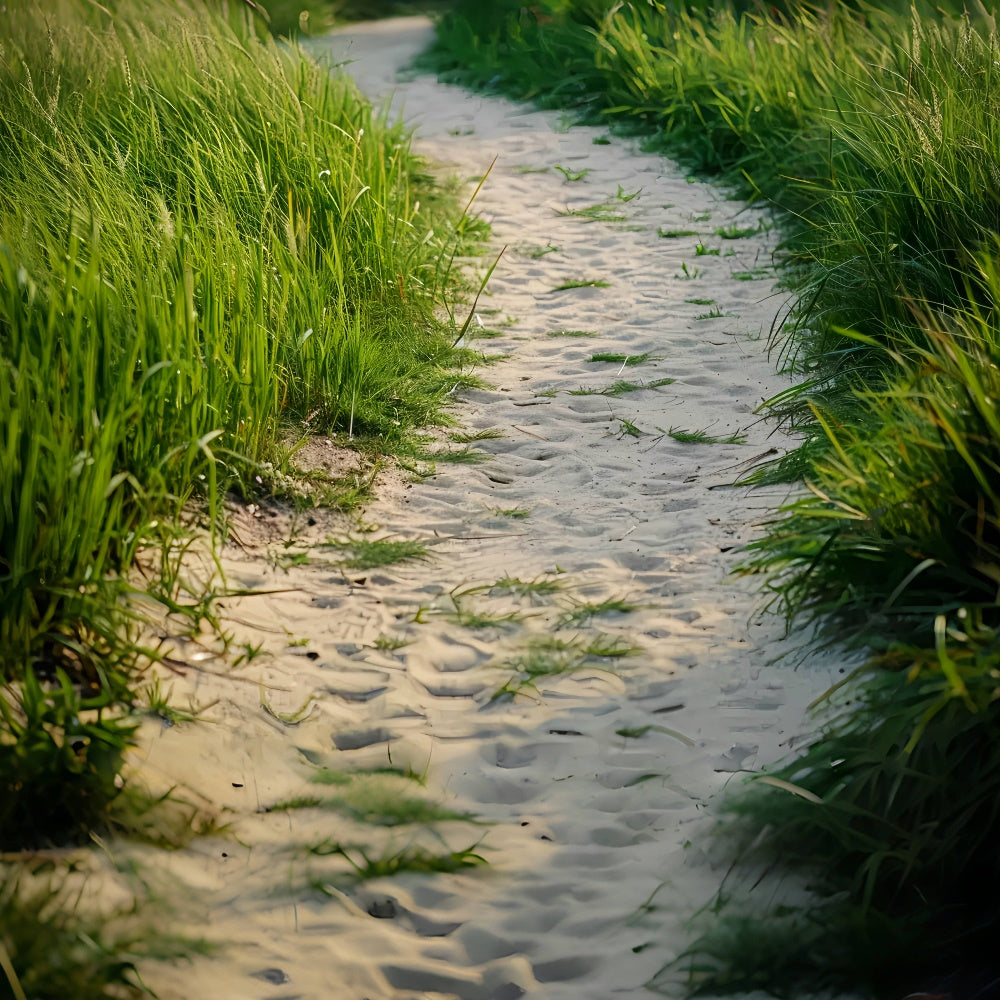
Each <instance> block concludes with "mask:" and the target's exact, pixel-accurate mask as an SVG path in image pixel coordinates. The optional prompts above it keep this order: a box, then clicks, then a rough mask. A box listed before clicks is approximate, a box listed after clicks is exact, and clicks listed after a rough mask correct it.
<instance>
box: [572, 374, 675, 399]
mask: <svg viewBox="0 0 1000 1000" xmlns="http://www.w3.org/2000/svg"><path fill="white" fill-rule="evenodd" d="M676 381H677V379H675V378H658V379H654V380H653V381H652V382H628V381H625V380H621V381H618V382H615V383H613V384H612V385H609V386H607V387H605V388H604V389H570V390H569V394H570V395H571V396H612V397H615V398H617V397H618V396H624V395H627V394H628V393H630V392H638V391H639V390H640V389H659V388H661V387H663V386H665V385H673V384H674V382H676Z"/></svg>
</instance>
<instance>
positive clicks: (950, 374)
mask: <svg viewBox="0 0 1000 1000" xmlns="http://www.w3.org/2000/svg"><path fill="white" fill-rule="evenodd" d="M429 58H430V60H431V61H432V63H433V64H435V65H436V66H438V67H439V68H440V70H441V72H442V73H443V74H444V75H445V76H446V77H447V78H448V79H451V80H455V81H460V82H466V83H469V84H472V85H476V86H482V87H486V88H489V89H500V90H503V91H505V92H507V93H510V94H513V95H514V96H517V97H520V98H527V99H533V100H535V101H538V102H539V103H542V104H545V105H550V106H552V105H555V106H566V107H571V108H574V109H576V110H577V112H578V113H579V115H580V116H581V118H582V119H583V120H587V121H592V122H596V121H601V122H608V123H610V124H611V125H612V126H613V127H615V128H617V129H619V130H620V131H623V132H627V133H633V134H639V135H641V136H643V137H644V141H645V142H646V143H647V144H648V145H649V146H650V147H651V148H656V149H661V150H664V151H666V152H669V153H670V154H671V155H672V156H674V157H676V158H678V159H680V160H681V161H682V162H684V163H685V164H687V165H689V166H691V167H693V168H695V169H697V170H700V171H702V172H704V173H706V174H714V175H717V176H719V177H720V178H721V179H722V180H723V181H724V182H725V183H726V184H728V185H729V186H730V187H731V188H733V189H734V190H736V191H738V192H739V193H741V194H743V195H745V196H749V197H752V198H756V199H760V200H764V201H767V202H769V203H770V204H771V205H773V206H774V207H775V208H776V209H777V210H778V211H779V221H780V224H781V228H782V232H783V235H784V240H783V244H782V248H781V251H780V254H779V259H780V263H781V264H782V275H783V281H784V282H785V284H786V286H787V288H788V289H789V292H790V296H791V303H792V304H791V309H790V312H789V314H788V319H787V321H786V322H785V323H784V325H783V328H782V330H781V331H780V337H781V339H780V340H779V341H778V343H780V349H781V357H782V360H783V362H784V363H785V364H786V365H788V366H789V367H791V368H792V370H794V371H798V372H799V373H800V375H801V379H800V384H799V385H798V386H797V387H796V388H795V389H794V390H791V391H789V392H786V393H783V394H782V395H781V396H780V397H776V399H775V400H774V401H772V409H774V410H775V411H776V412H778V413H780V414H782V415H783V416H784V417H785V419H787V420H789V421H791V422H792V423H793V424H794V425H795V426H798V427H799V428H800V429H802V430H804V431H805V432H806V437H805V441H804V445H803V447H802V448H800V449H799V451H798V452H797V453H796V454H794V455H793V456H792V458H791V459H790V460H789V461H787V462H786V463H784V466H783V468H782V469H780V470H778V471H779V473H780V474H783V475H788V474H789V473H792V472H794V473H797V474H799V475H801V476H803V477H804V478H805V480H806V485H807V487H808V491H807V492H806V493H805V495H804V496H803V497H802V498H801V499H797V500H794V501H792V502H790V503H789V504H788V505H787V506H786V507H784V508H783V509H782V510H781V511H780V512H778V514H777V515H776V516H775V517H774V519H773V521H772V522H771V523H770V524H768V525H767V526H766V533H765V536H764V537H763V538H762V539H761V540H760V541H759V542H757V543H755V544H753V545H752V546H750V548H749V551H748V553H747V557H746V561H745V563H744V569H745V571H747V572H753V573H757V574H760V575H761V578H762V581H763V584H764V587H765V595H766V599H769V600H771V601H772V602H773V604H774V606H775V608H776V609H777V610H779V611H780V612H781V613H783V614H784V615H785V616H786V618H787V620H788V622H789V625H790V626H793V625H799V624H801V623H805V622H813V623H815V624H817V625H818V626H819V627H820V631H821V636H822V637H823V638H825V640H826V641H828V642H831V643H833V644H839V645H851V646H854V647H857V648H860V649H863V650H866V651H867V655H868V661H867V662H866V664H865V666H864V667H863V668H862V669H860V670H858V671H856V672H855V673H854V674H852V675H850V676H849V677H848V678H847V679H846V680H845V682H844V684H843V686H842V687H841V689H840V690H838V691H837V692H834V693H832V694H831V695H830V698H829V699H828V700H827V701H825V702H824V703H823V705H822V706H821V711H820V714H819V715H818V716H817V724H818V725H819V726H820V727H821V729H820V732H819V733H818V734H817V735H816V736H815V737H814V738H813V739H811V740H810V741H809V742H808V743H807V744H806V746H805V747H804V749H802V750H801V751H800V752H799V753H797V754H792V755H790V757H789V759H788V760H787V761H786V762H785V763H784V764H782V765H781V766H780V767H779V768H777V769H776V770H775V772H774V773H773V774H772V775H770V776H768V777H767V778H766V779H765V781H764V782H757V783H755V784H752V785H751V787H750V788H749V789H748V790H747V791H746V792H745V793H744V794H742V795H740V796H735V797H734V798H733V799H732V802H731V805H730V814H729V819H728V820H727V822H726V825H725V829H726V830H727V831H728V836H729V837H730V838H732V839H731V841H728V842H729V843H730V844H731V846H732V850H733V851H734V853H735V854H736V855H737V856H739V857H741V858H742V859H743V860H744V861H747V862H749V861H752V860H754V859H763V860H764V861H765V862H766V864H767V865H768V866H769V869H770V870H775V869H777V870H782V871H788V870H790V869H791V870H794V871H797V872H798V873H800V874H801V875H802V876H803V877H804V879H805V882H806V884H807V885H808V886H809V887H810V888H811V889H812V890H813V895H812V897H811V898H810V899H808V900H807V901H806V902H805V903H803V902H801V900H800V901H798V902H795V901H794V900H793V901H792V902H786V903H783V904H780V905H778V906H777V907H775V908H773V909H772V911H771V912H770V914H769V918H768V919H767V920H763V921H762V920H761V919H760V916H761V914H760V913H759V912H757V907H759V906H760V905H761V904H755V902H754V899H755V897H754V896H752V895H751V897H750V902H749V903H748V904H746V905H744V906H743V907H741V906H740V905H739V904H738V903H737V902H735V901H734V902H730V903H729V904H728V905H725V904H726V901H727V900H737V899H738V897H739V894H740V892H739V890H737V889H734V888H733V887H732V885H731V884H727V886H726V887H724V889H723V891H722V893H720V897H719V900H718V901H717V902H719V903H721V904H723V905H722V909H721V912H720V911H719V910H718V909H717V908H713V909H712V911H711V912H710V913H709V914H707V915H706V917H705V919H704V921H703V922H702V923H701V925H700V932H701V936H700V937H699V939H698V940H697V941H696V943H695V944H694V945H693V946H692V948H691V949H690V951H689V953H688V954H687V955H685V956H684V958H683V960H682V961H681V962H679V963H678V965H677V966H676V967H675V968H674V969H673V970H670V971H671V972H677V971H678V970H680V969H681V968H682V967H683V968H689V969H693V970H694V973H693V976H692V978H691V980H690V981H689V988H690V989H691V990H696V991H699V990H703V991H706V992H711V991H712V990H718V989H723V990H728V991H731V992H732V991H735V992H739V991H741V990H748V989H756V988H767V989H776V990H779V991H782V995H800V994H801V993H803V992H806V991H808V992H812V991H814V990H816V989H817V988H826V987H833V988H838V989H845V988H847V989H854V988H857V986H858V985H859V984H860V985H861V986H862V987H863V988H864V989H866V990H868V991H869V992H870V994H871V995H877V996H882V995H885V996H888V997H892V996H899V995H901V994H902V993H904V992H906V988H914V987H915V986H917V985H920V984H921V983H923V984H924V985H928V986H929V987H931V988H932V992H945V991H946V990H947V989H952V990H953V992H954V995H955V996H956V997H961V996H968V997H971V996H980V997H983V996H986V995H992V994H988V993H982V990H983V988H984V986H986V984H987V983H988V982H989V980H990V979H992V978H994V977H995V976H996V975H997V974H998V973H1000V968H997V967H996V963H995V962H994V960H993V959H992V955H993V953H994V951H995V947H994V943H995V939H996V933H997V930H998V926H997V921H996V916H995V900H996V898H997V890H998V889H1000V879H998V875H1000V867H998V865H997V862H996V858H995V841H996V836H997V834H998V832H1000V831H998V817H997V814H996V806H995V803H996V802H997V800H998V797H1000V755H998V754H997V752H996V749H995V748H996V745H997V740H996V735H995V734H996V731H997V719H996V718H995V712H996V708H995V706H996V704H997V695H998V693H1000V692H998V689H997V687H996V677H997V676H998V672H1000V645H998V641H997V630H998V628H1000V505H998V498H1000V423H998V418H997V415H996V400H997V398H998V397H997V393H998V390H1000V385H998V384H997V372H998V370H1000V330H998V325H997V324H998V321H997V314H998V312H997V307H998V304H1000V281H998V265H997V259H998V246H1000V201H998V194H997V191H998V189H1000V186H998V181H1000V175H998V174H997V163H1000V134H998V131H997V122H998V120H1000V115H998V111H1000V108H998V94H997V83H998V78H997V66H998V65H1000V56H998V46H997V39H996V35H995V23H994V19H993V16H992V13H991V12H990V11H989V10H987V9H986V8H984V7H982V6H981V5H976V6H975V8H974V9H972V10H971V11H970V12H969V13H964V12H963V11H962V10H961V9H960V8H951V9H944V10H941V9H935V8H933V7H930V6H921V5H916V6H913V7H911V6H910V5H880V6H879V7H878V8H877V9H876V8H875V7H872V6H868V5H866V4H850V5H847V4H844V5H840V4H816V5H797V4H787V5H779V6H778V7H772V6H770V5H766V6H765V5H763V4H722V3H720V4H716V5H714V6H713V5H706V4H689V5H675V4H670V3H664V2H660V0H649V2H643V3H639V2H635V3H624V4H618V3H615V4H612V3H604V2H601V0H586V2H572V0H545V2H542V3H539V4H536V5H534V6H532V7H530V8H529V7H524V6H522V5H513V4H507V5H491V6H490V7H486V6H485V5H481V4H480V5H476V4H472V3H469V4H464V5H461V6H460V7H459V8H458V9H457V10H456V12H455V14H454V15H451V16H448V17H445V18H444V19H443V20H442V22H441V27H440V31H439V40H438V45H437V49H436V51H435V52H433V53H432V54H431V56H430V57H429ZM774 474H775V473H774V470H763V471H762V472H760V473H759V474H758V476H757V478H759V479H763V478H766V477H773V476H774ZM772 779H775V780H774V781H772ZM768 782H770V783H768ZM752 872H753V873H752V875H751V876H750V884H752V883H753V882H754V881H755V879H756V878H757V875H758V874H759V869H756V870H752ZM744 888H745V887H744ZM956 970H958V973H959V974H957V975H956V976H954V977H952V979H953V981H952V982H951V985H950V986H948V985H947V984H944V985H942V982H943V980H944V979H945V978H947V977H945V976H944V974H946V973H953V972H956ZM935 974H939V975H937V976H936V975H935ZM935 978H937V979H938V982H937V983H935V982H934V980H935ZM664 981H666V980H664ZM994 987H995V984H994V986H992V987H987V989H990V988H994ZM977 990H979V991H980V992H979V993H977V992H976V991H977Z"/></svg>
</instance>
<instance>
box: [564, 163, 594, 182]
mask: <svg viewBox="0 0 1000 1000" xmlns="http://www.w3.org/2000/svg"><path fill="white" fill-rule="evenodd" d="M556 170H558V171H559V173H561V174H562V175H563V177H565V178H566V180H567V181H571V182H573V181H582V180H583V179H584V177H586V176H587V174H589V173H590V169H589V168H584V169H582V170H572V169H570V168H569V167H560V166H559V165H558V164H557V165H556Z"/></svg>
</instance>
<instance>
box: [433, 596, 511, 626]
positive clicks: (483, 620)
mask: <svg viewBox="0 0 1000 1000" xmlns="http://www.w3.org/2000/svg"><path fill="white" fill-rule="evenodd" d="M480 590H482V588H481V587H472V588H469V589H467V590H464V591H452V592H451V594H449V597H450V598H451V606H450V607H447V606H446V607H424V608H420V609H419V610H418V611H417V613H416V614H415V615H414V616H413V620H414V622H416V623H417V624H420V625H424V624H426V623H427V622H429V621H430V620H431V619H432V618H435V617H442V618H445V619H446V620H447V621H450V622H453V623H454V624H456V625H460V626H461V627H462V628H498V627H500V626H502V625H510V624H512V623H516V622H520V621H523V620H524V615H523V614H521V612H519V611H507V612H497V611H473V610H470V609H469V608H467V607H466V606H465V605H464V603H463V601H462V598H463V597H466V596H468V594H470V593H476V592H478V591H480Z"/></svg>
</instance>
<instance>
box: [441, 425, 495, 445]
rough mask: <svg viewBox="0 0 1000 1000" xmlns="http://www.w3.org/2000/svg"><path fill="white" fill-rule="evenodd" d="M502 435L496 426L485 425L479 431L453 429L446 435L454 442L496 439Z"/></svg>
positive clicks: (468, 442)
mask: <svg viewBox="0 0 1000 1000" xmlns="http://www.w3.org/2000/svg"><path fill="white" fill-rule="evenodd" d="M503 436H504V433H503V431H502V430H500V429H499V428H498V427H487V428H485V429H484V430H481V431H455V432H454V433H452V434H449V435H448V437H449V438H450V439H451V440H452V441H454V442H455V443H456V444H472V443H473V442H475V441H496V440H498V439H500V438H502V437H503Z"/></svg>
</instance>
